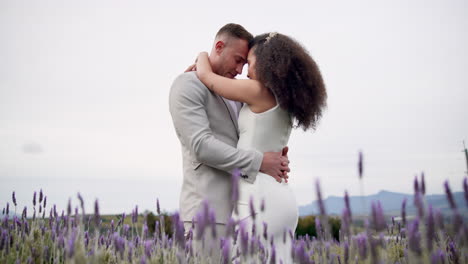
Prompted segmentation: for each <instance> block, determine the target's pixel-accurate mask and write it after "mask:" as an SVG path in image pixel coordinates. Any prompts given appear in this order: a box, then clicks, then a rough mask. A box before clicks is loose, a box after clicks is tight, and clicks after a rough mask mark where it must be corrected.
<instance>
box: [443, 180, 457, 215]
mask: <svg viewBox="0 0 468 264" xmlns="http://www.w3.org/2000/svg"><path fill="white" fill-rule="evenodd" d="M444 187H445V194H446V195H447V200H448V202H449V204H450V207H451V208H452V209H453V210H455V209H456V208H457V205H456V204H455V200H454V199H453V195H452V191H451V190H450V186H449V184H448V181H445V183H444Z"/></svg>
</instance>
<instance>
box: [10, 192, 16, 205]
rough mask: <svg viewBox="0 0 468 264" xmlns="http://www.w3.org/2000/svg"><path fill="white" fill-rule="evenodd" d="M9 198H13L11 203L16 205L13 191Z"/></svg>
mask: <svg viewBox="0 0 468 264" xmlns="http://www.w3.org/2000/svg"><path fill="white" fill-rule="evenodd" d="M11 198H12V200H13V204H14V205H15V206H16V205H17V204H16V196H15V192H13V193H12V194H11Z"/></svg>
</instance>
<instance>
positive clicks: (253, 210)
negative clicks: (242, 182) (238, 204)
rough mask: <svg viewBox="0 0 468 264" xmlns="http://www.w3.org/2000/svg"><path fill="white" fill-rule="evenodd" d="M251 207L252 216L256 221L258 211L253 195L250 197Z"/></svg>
mask: <svg viewBox="0 0 468 264" xmlns="http://www.w3.org/2000/svg"><path fill="white" fill-rule="evenodd" d="M249 209H250V216H252V219H253V220H254V221H255V215H256V214H257V213H256V212H255V207H254V200H253V196H252V195H251V196H250V199H249Z"/></svg>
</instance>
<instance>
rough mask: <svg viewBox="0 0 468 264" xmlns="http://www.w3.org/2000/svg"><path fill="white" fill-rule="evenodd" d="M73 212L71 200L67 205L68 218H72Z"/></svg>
mask: <svg viewBox="0 0 468 264" xmlns="http://www.w3.org/2000/svg"><path fill="white" fill-rule="evenodd" d="M71 212H72V205H71V198H69V199H68V205H67V216H70V215H71Z"/></svg>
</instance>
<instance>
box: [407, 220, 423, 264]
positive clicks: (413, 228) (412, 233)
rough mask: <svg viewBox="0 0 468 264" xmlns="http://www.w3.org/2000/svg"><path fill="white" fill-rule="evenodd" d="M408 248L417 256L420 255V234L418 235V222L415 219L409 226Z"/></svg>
mask: <svg viewBox="0 0 468 264" xmlns="http://www.w3.org/2000/svg"><path fill="white" fill-rule="evenodd" d="M408 246H409V248H410V250H411V251H413V252H414V253H416V254H417V255H418V256H420V255H421V254H422V249H421V234H420V233H419V220H418V219H415V220H414V221H413V222H412V223H411V224H410V226H409V230H408Z"/></svg>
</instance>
